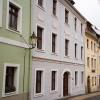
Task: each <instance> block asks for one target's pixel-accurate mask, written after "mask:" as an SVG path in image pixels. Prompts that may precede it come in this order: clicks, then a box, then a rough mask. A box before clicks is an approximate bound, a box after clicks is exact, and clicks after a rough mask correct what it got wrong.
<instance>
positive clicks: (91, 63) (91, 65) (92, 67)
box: [91, 58, 93, 68]
mask: <svg viewBox="0 0 100 100" xmlns="http://www.w3.org/2000/svg"><path fill="white" fill-rule="evenodd" d="M91 68H93V58H91Z"/></svg>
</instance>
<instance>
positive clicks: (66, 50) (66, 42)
mask: <svg viewBox="0 0 100 100" xmlns="http://www.w3.org/2000/svg"><path fill="white" fill-rule="evenodd" d="M68 43H69V40H67V39H65V56H68Z"/></svg>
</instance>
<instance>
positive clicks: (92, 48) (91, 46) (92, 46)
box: [91, 41, 93, 50]
mask: <svg viewBox="0 0 100 100" xmlns="http://www.w3.org/2000/svg"><path fill="white" fill-rule="evenodd" d="M91 50H93V43H92V41H91Z"/></svg>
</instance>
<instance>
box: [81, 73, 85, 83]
mask: <svg viewBox="0 0 100 100" xmlns="http://www.w3.org/2000/svg"><path fill="white" fill-rule="evenodd" d="M83 81H84V72H83V71H82V72H81V83H82V84H83Z"/></svg>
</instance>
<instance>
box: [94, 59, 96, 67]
mask: <svg viewBox="0 0 100 100" xmlns="http://www.w3.org/2000/svg"><path fill="white" fill-rule="evenodd" d="M94 68H96V59H94Z"/></svg>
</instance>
